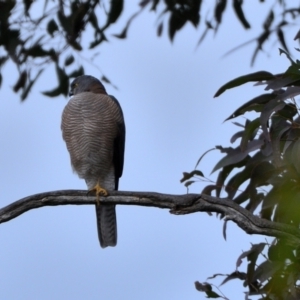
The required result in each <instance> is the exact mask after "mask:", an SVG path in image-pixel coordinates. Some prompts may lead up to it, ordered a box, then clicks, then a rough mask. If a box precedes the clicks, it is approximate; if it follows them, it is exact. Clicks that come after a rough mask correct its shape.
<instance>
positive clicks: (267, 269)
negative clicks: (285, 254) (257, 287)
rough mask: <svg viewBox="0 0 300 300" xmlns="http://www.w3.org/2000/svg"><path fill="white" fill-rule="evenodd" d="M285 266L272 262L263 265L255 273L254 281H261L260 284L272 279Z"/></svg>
mask: <svg viewBox="0 0 300 300" xmlns="http://www.w3.org/2000/svg"><path fill="white" fill-rule="evenodd" d="M283 266H284V264H283V263H282V262H271V261H269V260H266V261H264V262H263V263H261V264H260V265H259V266H258V267H257V268H256V269H255V271H254V274H253V280H259V282H260V283H263V282H265V281H266V280H268V279H269V278H271V277H272V276H273V275H274V274H275V273H276V272H277V271H278V270H280V269H281V268H282V267H283Z"/></svg>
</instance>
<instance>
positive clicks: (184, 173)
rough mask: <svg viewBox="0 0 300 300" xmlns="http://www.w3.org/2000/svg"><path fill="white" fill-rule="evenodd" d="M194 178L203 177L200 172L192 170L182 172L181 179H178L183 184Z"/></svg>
mask: <svg viewBox="0 0 300 300" xmlns="http://www.w3.org/2000/svg"><path fill="white" fill-rule="evenodd" d="M194 176H201V177H204V175H203V173H202V172H201V171H200V170H193V171H192V172H190V173H188V172H183V177H182V178H181V179H180V182H181V183H182V182H184V181H186V180H188V179H190V178H192V177H194Z"/></svg>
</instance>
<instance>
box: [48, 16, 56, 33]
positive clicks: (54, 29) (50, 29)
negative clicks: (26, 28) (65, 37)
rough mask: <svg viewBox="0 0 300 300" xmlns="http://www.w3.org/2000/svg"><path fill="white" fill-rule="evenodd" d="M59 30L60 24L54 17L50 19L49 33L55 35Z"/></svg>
mask: <svg viewBox="0 0 300 300" xmlns="http://www.w3.org/2000/svg"><path fill="white" fill-rule="evenodd" d="M57 30H58V26H57V24H56V22H55V21H54V19H52V20H50V21H49V22H48V24H47V32H48V33H49V35H51V36H52V37H53V33H54V32H55V31H57Z"/></svg>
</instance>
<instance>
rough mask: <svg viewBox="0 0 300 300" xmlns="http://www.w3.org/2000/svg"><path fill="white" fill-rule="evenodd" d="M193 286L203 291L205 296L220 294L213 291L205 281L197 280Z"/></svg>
mask: <svg viewBox="0 0 300 300" xmlns="http://www.w3.org/2000/svg"><path fill="white" fill-rule="evenodd" d="M195 288H196V290H197V291H199V292H205V293H206V296H207V298H220V297H221V296H220V295H219V294H217V293H216V292H214V291H213V289H212V286H211V285H210V284H209V283H207V282H204V283H200V282H199V281H196V282H195Z"/></svg>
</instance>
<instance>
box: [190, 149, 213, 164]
mask: <svg viewBox="0 0 300 300" xmlns="http://www.w3.org/2000/svg"><path fill="white" fill-rule="evenodd" d="M212 150H216V148H211V149H209V150H207V151H205V152H204V153H203V154H202V155H201V156H200V157H199V159H198V160H197V163H196V166H195V169H196V168H197V166H198V165H199V164H200V162H201V160H202V158H203V157H204V156H205V155H206V154H207V153H208V152H210V151H212Z"/></svg>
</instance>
